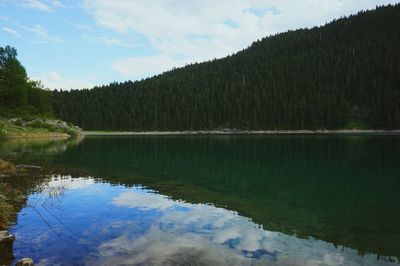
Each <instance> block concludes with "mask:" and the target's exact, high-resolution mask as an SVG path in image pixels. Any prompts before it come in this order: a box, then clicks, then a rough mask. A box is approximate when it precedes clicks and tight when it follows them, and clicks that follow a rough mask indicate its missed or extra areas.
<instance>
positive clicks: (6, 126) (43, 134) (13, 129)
mask: <svg viewBox="0 0 400 266" xmlns="http://www.w3.org/2000/svg"><path fill="white" fill-rule="evenodd" d="M79 135H83V131H82V130H81V129H80V128H79V127H76V126H73V125H70V124H67V123H66V122H63V121H60V120H55V119H47V118H31V119H26V118H25V119H22V118H8V119H7V118H2V119H0V138H6V139H26V138H69V137H73V136H79Z"/></svg>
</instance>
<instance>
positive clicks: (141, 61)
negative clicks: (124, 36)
mask: <svg viewBox="0 0 400 266" xmlns="http://www.w3.org/2000/svg"><path fill="white" fill-rule="evenodd" d="M185 63H186V60H179V59H173V58H171V57H169V56H165V55H155V56H150V57H131V58H128V59H122V60H117V61H115V62H114V63H113V64H112V68H113V69H115V70H116V71H118V72H119V73H121V74H122V75H124V76H126V77H135V78H140V77H147V76H152V75H154V74H157V73H162V72H164V71H166V70H168V69H172V68H173V67H180V66H184V65H185Z"/></svg>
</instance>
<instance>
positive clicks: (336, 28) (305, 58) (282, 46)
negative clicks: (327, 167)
mask: <svg viewBox="0 0 400 266" xmlns="http://www.w3.org/2000/svg"><path fill="white" fill-rule="evenodd" d="M53 108H54V110H55V113H56V114H57V115H58V116H59V117H61V118H62V119H64V120H66V121H69V122H73V123H75V124H77V125H79V126H81V127H83V128H85V129H91V130H132V131H140V130H204V129H219V128H237V129H340V128H386V129H392V128H400V5H398V4H397V5H395V6H392V5H389V6H386V7H379V8H377V9H376V10H373V11H363V12H360V13H359V14H357V15H352V16H350V17H346V18H340V19H338V20H335V21H332V22H331V23H329V24H327V25H325V26H322V27H315V28H312V29H299V30H296V31H289V32H286V33H281V34H277V35H274V36H270V37H266V38H264V39H262V40H260V41H257V42H255V43H253V44H252V45H251V46H250V47H249V48H247V49H245V50H243V51H240V52H238V53H236V54H234V55H232V56H228V57H226V58H223V59H219V60H212V61H209V62H205V63H200V64H191V65H188V66H186V67H183V68H179V69H174V70H172V71H169V72H166V73H163V74H161V75H158V76H154V77H152V78H148V79H145V80H142V81H136V82H132V81H126V82H122V83H112V84H109V85H106V86H101V87H95V88H93V89H85V90H79V91H61V92H59V91H56V92H54V97H53Z"/></svg>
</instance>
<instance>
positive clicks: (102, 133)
mask: <svg viewBox="0 0 400 266" xmlns="http://www.w3.org/2000/svg"><path fill="white" fill-rule="evenodd" d="M203 135H204V136H209V135H400V129H396V130H379V129H371V130H193V131H138V132H131V131H85V136H203Z"/></svg>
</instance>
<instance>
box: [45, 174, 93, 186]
mask: <svg viewBox="0 0 400 266" xmlns="http://www.w3.org/2000/svg"><path fill="white" fill-rule="evenodd" d="M94 183H95V180H94V178H72V176H59V175H55V176H53V177H52V179H51V180H50V182H49V183H48V184H46V188H47V189H54V188H63V189H65V190H72V189H84V188H87V187H89V186H91V185H93V184H94Z"/></svg>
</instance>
